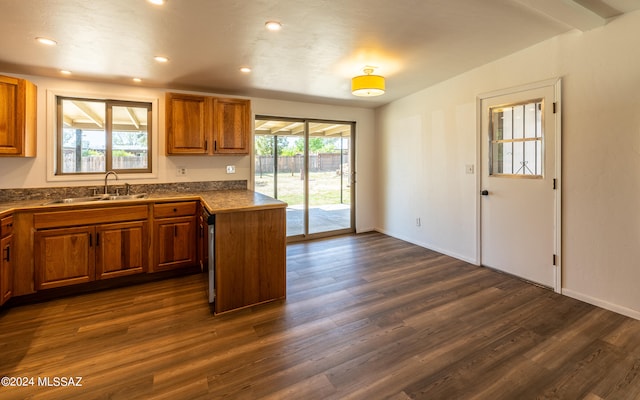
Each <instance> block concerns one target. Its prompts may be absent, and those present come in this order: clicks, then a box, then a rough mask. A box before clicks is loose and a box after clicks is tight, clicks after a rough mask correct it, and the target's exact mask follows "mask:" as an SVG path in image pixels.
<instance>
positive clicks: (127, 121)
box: [111, 106, 149, 170]
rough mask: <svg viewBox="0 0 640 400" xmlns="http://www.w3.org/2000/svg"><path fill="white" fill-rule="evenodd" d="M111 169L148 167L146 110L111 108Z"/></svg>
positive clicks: (140, 108) (139, 108)
mask: <svg viewBox="0 0 640 400" xmlns="http://www.w3.org/2000/svg"><path fill="white" fill-rule="evenodd" d="M112 111H113V113H112V115H113V133H112V135H111V156H112V163H111V165H112V169H114V170H123V169H125V170H126V169H146V168H147V167H148V166H149V152H148V147H149V132H148V125H147V114H148V113H147V108H142V107H121V106H113V107H112Z"/></svg>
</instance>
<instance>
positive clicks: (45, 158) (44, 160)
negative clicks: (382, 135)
mask: <svg viewBox="0 0 640 400" xmlns="http://www.w3.org/2000/svg"><path fill="white" fill-rule="evenodd" d="M0 73H1V72H0ZM5 75H12V76H20V77H23V78H27V79H29V80H30V81H32V82H33V83H35V84H36V85H37V86H38V156H37V157H35V158H12V157H0V171H2V173H0V189H8V188H37V187H52V186H85V185H99V184H100V182H102V179H100V178H99V179H90V178H89V179H87V178H86V177H71V178H69V177H66V178H60V177H55V176H52V173H51V166H50V165H52V154H53V150H52V145H51V143H52V142H51V139H52V137H53V135H54V130H53V122H52V119H51V114H52V113H53V112H54V107H53V104H52V101H51V100H52V98H53V95H52V93H57V94H65V95H71V94H74V95H78V96H82V95H84V96H87V97H96V98H117V99H123V100H126V99H132V100H133V99H145V100H148V101H154V102H155V103H154V104H155V105H157V106H156V107H155V110H154V112H153V128H152V129H153V133H152V140H153V142H154V143H155V146H154V154H153V171H154V172H153V174H152V175H145V176H142V177H141V175H136V174H121V175H120V179H121V180H123V181H127V182H129V183H132V184H136V183H166V182H195V181H222V180H245V179H246V180H247V181H248V182H249V188H252V187H253V176H252V174H251V168H252V158H253V157H251V156H170V157H167V156H165V127H164V109H165V107H164V97H165V92H166V90H161V89H151V88H144V87H138V86H119V85H109V84H99V83H90V82H83V81H74V80H72V79H54V78H46V77H39V76H24V75H15V74H10V73H6V74H5ZM209 94H210V95H221V96H224V94H218V93H209ZM251 100H252V112H253V113H254V114H262V115H273V116H279V117H303V118H318V119H331V120H344V121H356V171H358V172H359V173H358V177H359V180H358V184H357V186H356V229H357V230H358V231H359V232H361V231H367V230H372V229H373V228H374V226H375V224H374V220H375V213H374V208H373V206H372V203H371V202H370V201H369V199H371V198H373V197H374V195H375V186H374V181H373V178H372V176H371V175H370V174H369V171H371V170H372V168H373V153H374V151H373V149H374V147H373V146H374V144H373V140H372V139H373V136H374V125H373V123H374V112H373V110H369V109H363V108H354V107H338V106H328V105H322V104H311V103H297V102H284V101H276V100H269V99H260V98H252V99H251ZM48 165H49V167H48ZM227 165H235V166H236V174H233V175H232V174H227V173H226V166H227ZM178 166H180V167H185V168H186V169H187V175H186V176H176V169H177V167H178Z"/></svg>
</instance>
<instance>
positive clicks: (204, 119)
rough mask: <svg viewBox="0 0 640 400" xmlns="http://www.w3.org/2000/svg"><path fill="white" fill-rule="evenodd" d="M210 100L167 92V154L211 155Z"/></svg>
mask: <svg viewBox="0 0 640 400" xmlns="http://www.w3.org/2000/svg"><path fill="white" fill-rule="evenodd" d="M211 104H212V101H211V99H210V98H208V97H205V96H192V95H186V94H178V93H167V99H166V122H165V129H166V130H167V154H208V153H209V141H210V137H211V134H212V128H211V111H210V109H211Z"/></svg>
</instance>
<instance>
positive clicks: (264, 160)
mask: <svg viewBox="0 0 640 400" xmlns="http://www.w3.org/2000/svg"><path fill="white" fill-rule="evenodd" d="M277 160H278V172H290V173H295V172H300V171H302V168H303V166H304V157H303V156H302V155H301V154H298V155H295V156H278V158H277ZM348 165H349V155H348V154H343V155H342V157H340V153H337V154H336V153H319V154H312V155H310V156H309V171H310V172H329V171H335V172H336V173H338V174H339V173H340V172H341V166H342V172H345V171H344V169H345V168H348ZM273 169H274V162H273V156H272V155H266V156H256V174H258V175H259V174H272V173H273Z"/></svg>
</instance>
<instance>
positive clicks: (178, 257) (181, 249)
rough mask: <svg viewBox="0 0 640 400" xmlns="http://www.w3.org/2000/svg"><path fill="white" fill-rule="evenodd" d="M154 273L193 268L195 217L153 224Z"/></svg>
mask: <svg viewBox="0 0 640 400" xmlns="http://www.w3.org/2000/svg"><path fill="white" fill-rule="evenodd" d="M153 230H154V234H155V243H154V248H155V262H154V267H153V270H154V271H164V270H169V269H175V268H182V267H193V266H194V265H196V264H197V263H198V262H197V260H196V216H195V215H193V216H190V217H176V218H164V219H159V220H156V221H155V222H154V228H153Z"/></svg>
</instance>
